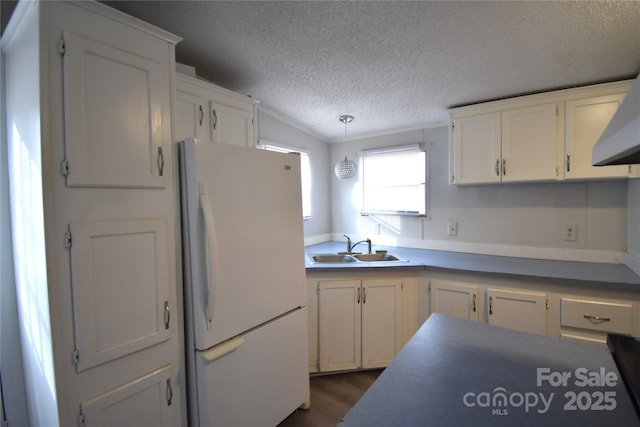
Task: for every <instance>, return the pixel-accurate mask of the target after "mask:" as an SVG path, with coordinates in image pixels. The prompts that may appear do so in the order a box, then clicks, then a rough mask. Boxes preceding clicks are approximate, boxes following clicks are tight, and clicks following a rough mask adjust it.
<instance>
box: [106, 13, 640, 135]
mask: <svg viewBox="0 0 640 427" xmlns="http://www.w3.org/2000/svg"><path fill="white" fill-rule="evenodd" d="M105 3H107V4H109V5H111V6H112V7H114V8H116V9H120V10H122V11H124V12H126V13H128V14H130V15H133V16H135V17H137V18H140V19H142V20H144V21H147V22H149V23H152V24H155V25H157V26H159V27H161V28H164V29H166V30H168V31H170V32H173V33H175V34H177V35H179V36H181V37H183V38H184V40H183V41H182V42H181V43H179V44H178V46H177V48H176V58H177V60H178V62H182V63H185V64H188V65H191V66H195V68H196V71H197V74H198V75H199V76H201V77H202V78H205V79H207V80H209V81H212V82H214V83H216V84H218V85H220V86H223V87H226V88H228V89H232V90H234V91H237V92H240V93H243V94H248V95H251V96H253V97H254V98H256V99H258V100H260V101H261V103H262V105H263V106H264V107H266V108H268V109H270V110H272V111H274V112H277V113H279V114H280V115H282V116H284V117H287V118H289V119H290V120H291V121H293V122H295V123H298V124H299V125H300V126H301V127H303V128H305V129H307V130H309V131H310V132H311V133H313V134H314V135H316V136H318V137H320V138H322V139H323V140H326V141H340V140H343V139H344V125H343V124H342V123H341V122H339V120H338V117H339V116H340V115H341V114H351V115H353V116H355V120H354V121H353V122H352V123H351V124H350V125H349V127H348V139H352V138H357V137H359V136H366V135H372V134H378V133H386V132H393V131H398V130H403V129H410V128H419V127H429V126H434V125H442V124H445V123H447V108H449V107H453V106H459V105H465V104H470V103H475V102H480V101H485V100H493V99H498V98H504V97H510V96H514V95H520V94H526V93H532V92H539V91H546V90H552V89H560V88H565V87H572V86H579V85H584V84H591V83H599V82H605V81H612V80H619V79H623V78H630V77H635V76H636V75H637V74H638V72H639V71H640V2H637V1H624V2H591V1H582V2H566V1H561V2H540V1H536V2H485V1H480V2H460V1H455V2H449V1H440V2H404V1H394V2H386V1H385V2H382V1H380V2H355V1H352V2H338V1H332V2H315V1H300V2H273V1H259V2H248V1H222V2H218V1H140V2H138V1H114V2H111V1H106V2H105Z"/></svg>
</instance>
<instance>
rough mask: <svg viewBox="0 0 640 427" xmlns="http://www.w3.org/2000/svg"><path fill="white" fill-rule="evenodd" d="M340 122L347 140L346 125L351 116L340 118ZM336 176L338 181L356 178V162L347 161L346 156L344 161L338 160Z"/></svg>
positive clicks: (351, 118)
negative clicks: (342, 124)
mask: <svg viewBox="0 0 640 427" xmlns="http://www.w3.org/2000/svg"><path fill="white" fill-rule="evenodd" d="M340 121H341V122H342V123H344V139H345V140H346V139H347V124H349V123H351V122H352V121H353V116H349V115H347V114H345V115H343V116H340ZM334 170H335V173H336V176H337V177H338V178H340V179H349V178H353V177H354V176H356V172H357V171H358V168H357V165H356V162H354V161H353V160H349V159H347V156H345V157H344V160H340V161H339V162H338V163H336V167H335V169H334Z"/></svg>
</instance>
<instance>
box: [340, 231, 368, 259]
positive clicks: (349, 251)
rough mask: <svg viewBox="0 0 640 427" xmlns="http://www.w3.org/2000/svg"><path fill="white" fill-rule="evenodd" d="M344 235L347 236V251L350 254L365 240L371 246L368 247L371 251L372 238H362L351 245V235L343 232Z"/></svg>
mask: <svg viewBox="0 0 640 427" xmlns="http://www.w3.org/2000/svg"><path fill="white" fill-rule="evenodd" d="M343 236H344V237H346V238H347V253H348V254H351V253H353V248H355V247H356V246H358V245H359V244H360V243H364V242H367V244H368V246H369V247H368V249H369V252H368V253H371V239H364V240H360V241H359V242H356V243H354V244H353V245H351V238H350V237H349V236H347V235H346V234H343Z"/></svg>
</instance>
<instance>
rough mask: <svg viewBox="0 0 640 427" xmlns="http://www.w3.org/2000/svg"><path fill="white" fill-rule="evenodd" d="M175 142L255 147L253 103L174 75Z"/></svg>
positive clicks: (215, 87)
mask: <svg viewBox="0 0 640 427" xmlns="http://www.w3.org/2000/svg"><path fill="white" fill-rule="evenodd" d="M175 118H176V120H175V122H176V131H175V135H176V139H177V140H178V141H179V140H183V139H185V138H189V137H191V138H193V137H195V138H203V139H208V140H211V141H213V142H222V143H225V144H233V145H242V146H246V147H255V145H256V140H257V124H256V123H255V118H256V101H254V100H252V99H251V98H249V97H246V96H243V95H240V94H238V93H235V92H232V91H230V90H227V89H224V88H221V87H219V86H216V85H214V84H212V83H208V82H205V81H202V80H199V79H196V78H193V77H189V76H187V75H184V74H177V76H176V116H175Z"/></svg>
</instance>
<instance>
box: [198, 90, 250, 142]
mask: <svg viewBox="0 0 640 427" xmlns="http://www.w3.org/2000/svg"><path fill="white" fill-rule="evenodd" d="M209 108H210V111H211V117H210V121H211V139H212V140H213V141H214V142H223V143H225V144H233V145H242V146H246V147H253V146H254V145H255V144H254V141H253V112H252V111H246V110H241V109H238V108H234V107H230V106H228V105H222V104H219V103H216V102H213V101H211V102H210V106H209Z"/></svg>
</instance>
